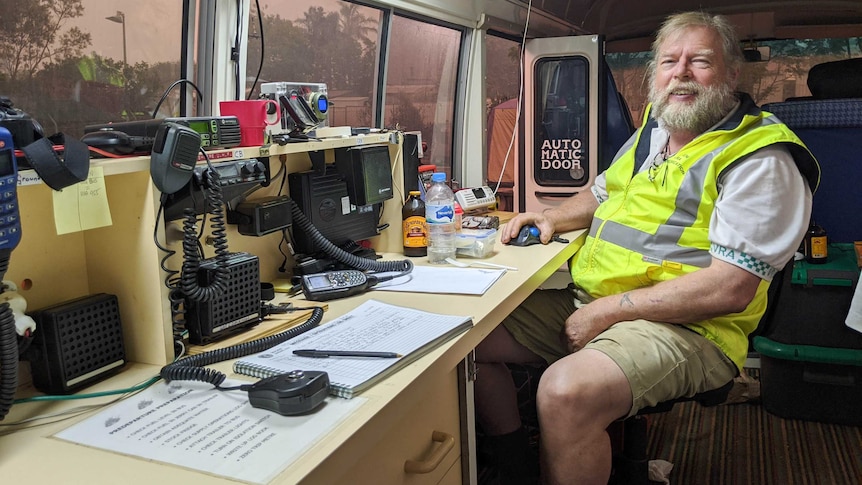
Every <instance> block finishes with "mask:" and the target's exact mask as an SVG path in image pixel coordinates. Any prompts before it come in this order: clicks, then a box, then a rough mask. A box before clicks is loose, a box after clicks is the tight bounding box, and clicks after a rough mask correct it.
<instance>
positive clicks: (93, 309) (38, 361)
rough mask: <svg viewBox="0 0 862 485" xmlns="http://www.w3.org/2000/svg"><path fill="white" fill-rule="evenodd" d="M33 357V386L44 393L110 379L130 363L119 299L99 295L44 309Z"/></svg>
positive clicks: (37, 315)
mask: <svg viewBox="0 0 862 485" xmlns="http://www.w3.org/2000/svg"><path fill="white" fill-rule="evenodd" d="M31 316H32V317H33V319H34V320H35V321H36V333H35V334H34V340H33V347H34V353H35V355H34V356H33V357H32V358H31V359H30V360H31V364H32V371H33V384H34V385H35V386H36V388H37V389H39V390H41V391H43V392H51V393H68V392H73V391H74V390H76V389H78V388H80V387H83V386H84V385H86V384H88V383H90V382H92V381H94V380H96V379H99V378H101V377H104V376H105V375H107V373H109V372H110V371H112V370H116V369H117V368H119V367H121V366H122V365H123V364H124V363H125V360H126V354H125V348H124V346H123V329H122V324H121V321H120V309H119V305H118V303H117V297H116V296H115V295H108V294H105V293H99V294H96V295H91V296H86V297H83V298H79V299H75V300H70V301H66V302H63V303H59V304H57V305H54V306H51V307H47V308H43V309H41V310H38V311H35V312H33V313H32V314H31Z"/></svg>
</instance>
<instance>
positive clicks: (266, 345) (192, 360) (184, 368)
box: [159, 307, 323, 387]
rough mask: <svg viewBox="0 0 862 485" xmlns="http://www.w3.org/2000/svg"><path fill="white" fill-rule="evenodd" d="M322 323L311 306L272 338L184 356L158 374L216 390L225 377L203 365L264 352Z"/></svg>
mask: <svg viewBox="0 0 862 485" xmlns="http://www.w3.org/2000/svg"><path fill="white" fill-rule="evenodd" d="M322 320H323V308H321V307H313V308H312V311H311V315H310V316H309V317H308V319H307V320H306V321H305V322H303V323H302V324H300V325H298V326H296V327H293V328H290V329H288V330H285V331H284V332H280V333H277V334H275V335H269V336H267V337H262V338H259V339H257V340H252V341H250V342H243V343H241V344H237V345H231V346H230V347H226V348H223V349H216V350H211V351H209V352H204V353H202V354H197V355H192V356H189V357H184V358H182V359H180V360H178V361H176V362H172V363H170V364H168V365H166V366H164V367H162V370H161V372H160V373H159V374H160V375H161V376H162V379H164V380H166V381H168V382H170V381H200V382H208V383H210V384H212V385H213V386H215V387H219V385H220V384H221V383H222V382H224V380H225V379H226V378H227V376H225V375H224V373H222V372H219V371H217V370H215V369H207V368H205V367H204V366H206V365H210V364H215V363H216V362H223V361H225V360H231V359H237V358H239V357H243V356H246V355H251V354H256V353H258V352H263V351H264V350H267V349H270V348H272V347H274V346H276V345H278V344H280V343H282V342H285V341H287V340H290V339H292V338H293V337H296V336H297V335H300V334H302V333H305V332H307V331H309V330H311V329H312V328H314V327H316V326H318V325H319V324H320V322H321V321H322Z"/></svg>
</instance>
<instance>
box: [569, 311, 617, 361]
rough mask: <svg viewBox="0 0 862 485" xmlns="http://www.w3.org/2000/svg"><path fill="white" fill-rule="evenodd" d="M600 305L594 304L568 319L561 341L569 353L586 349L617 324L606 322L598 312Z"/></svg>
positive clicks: (576, 312)
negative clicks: (593, 340)
mask: <svg viewBox="0 0 862 485" xmlns="http://www.w3.org/2000/svg"><path fill="white" fill-rule="evenodd" d="M598 307H599V305H596V302H595V301H594V302H592V303H590V304H588V305H584V306H582V307H581V308H579V309H577V310H576V311H575V312H574V313H572V314H571V315H569V318H567V319H566V325H565V326H564V327H563V331H562V332H560V339H561V340H562V342H563V345H565V346H566V348H568V349H569V352H577V351H579V350H581V349H582V348H584V346H585V345H587V343H589V341H590V340H592V339H594V338H596V336H597V335H598V334H600V333H602V332H604V331H605V330H606V329H607V328H608V327H610V326H611V325H613V324H614V323H615V322H606V321H605V320H606V319H605V318H602V315H600V314H599V312H597V311H596V310H597V309H598Z"/></svg>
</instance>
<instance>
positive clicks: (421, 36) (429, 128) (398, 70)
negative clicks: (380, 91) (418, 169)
mask: <svg viewBox="0 0 862 485" xmlns="http://www.w3.org/2000/svg"><path fill="white" fill-rule="evenodd" d="M461 38H462V32H461V31H458V30H455V29H451V28H448V27H443V26H440V25H433V24H429V23H427V22H422V21H419V20H413V19H409V18H405V17H400V16H396V17H394V18H393V21H392V30H391V37H390V42H389V65H388V68H387V75H386V106H385V108H386V111H385V115H384V123H385V125H386V126H387V127H395V126H398V127H399V128H400V129H401V130H404V131H421V132H422V141H423V142H425V143H427V150H426V151H425V156H424V158H423V160H422V163H423V164H429V165H436V166H437V167H438V170H439V171H442V172H446V173H447V179H448V180H451V177H452V135H453V132H454V118H455V86H456V81H457V76H458V61H459V51H460V47H461Z"/></svg>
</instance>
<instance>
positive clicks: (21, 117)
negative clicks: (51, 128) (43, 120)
mask: <svg viewBox="0 0 862 485" xmlns="http://www.w3.org/2000/svg"><path fill="white" fill-rule="evenodd" d="M0 127H2V128H5V129H7V130H9V133H10V134H11V135H12V141H13V143H12V144H14V145H15V146H16V147H18V148H21V147H25V146H27V145H29V144H31V143H33V142H34V141H36V140H38V139H39V138H42V137H43V136H44V130H43V129H42V125H40V124H39V123H38V122H37V121H36V120H34V119H33V118H32V117H31V116H30V115H28V114H27V113H25V112H24V111H22V110H20V109H18V108H16V107H15V105H14V103H12V100H11V99H9V98H7V97H6V96H0Z"/></svg>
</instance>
